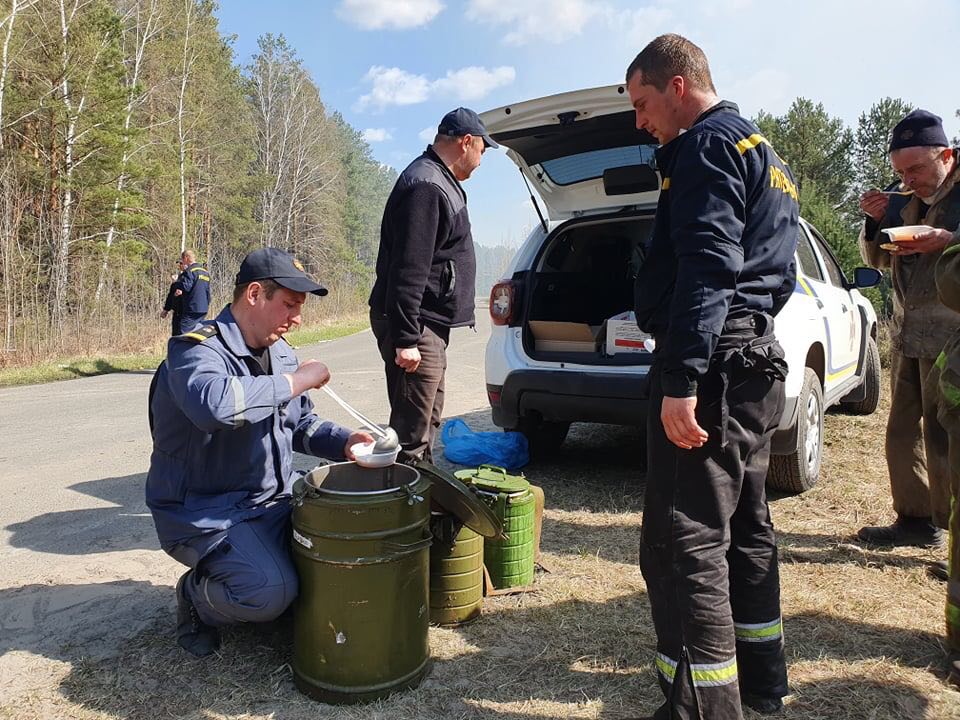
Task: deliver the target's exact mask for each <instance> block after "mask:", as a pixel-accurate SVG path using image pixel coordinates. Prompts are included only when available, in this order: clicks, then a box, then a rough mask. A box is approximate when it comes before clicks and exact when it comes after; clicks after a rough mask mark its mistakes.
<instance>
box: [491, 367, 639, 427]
mask: <svg viewBox="0 0 960 720" xmlns="http://www.w3.org/2000/svg"><path fill="white" fill-rule="evenodd" d="M487 396H488V398H489V399H490V406H491V408H492V410H493V422H494V424H496V425H497V426H499V427H502V428H516V427H517V425H518V423H519V420H520V418H521V417H524V416H526V417H533V416H535V417H538V418H540V419H543V420H547V421H550V422H597V423H610V424H614V425H639V426H642V425H644V424H645V423H646V417H647V397H648V392H647V374H646V373H643V374H639V373H630V374H622V375H613V374H609V373H591V372H570V371H563V370H547V371H544V370H535V371H531V370H518V371H514V372H512V373H510V374H509V375H507V378H506V380H505V381H504V383H503V385H502V386H496V385H487Z"/></svg>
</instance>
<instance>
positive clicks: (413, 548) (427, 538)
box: [382, 530, 433, 553]
mask: <svg viewBox="0 0 960 720" xmlns="http://www.w3.org/2000/svg"><path fill="white" fill-rule="evenodd" d="M431 544H433V535H432V534H431V533H430V531H429V530H424V537H422V538H420V539H419V540H417V541H416V542H412V543H398V542H392V541H390V540H387V541H385V542H383V543H382V545H383V547H385V548H387V549H389V550H396V551H397V552H402V553H413V552H417V551H418V550H423V549H424V548H428V547H430V545H431Z"/></svg>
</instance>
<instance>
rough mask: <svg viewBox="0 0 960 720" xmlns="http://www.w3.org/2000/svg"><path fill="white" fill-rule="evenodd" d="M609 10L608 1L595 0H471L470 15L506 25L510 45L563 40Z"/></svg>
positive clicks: (505, 38)
mask: <svg viewBox="0 0 960 720" xmlns="http://www.w3.org/2000/svg"><path fill="white" fill-rule="evenodd" d="M608 11H609V6H608V5H607V4H606V3H602V2H595V1H591V0H511V1H510V2H504V0H470V4H469V5H468V6H467V18H469V19H470V20H474V21H476V22H480V23H484V24H487V25H494V26H497V27H502V28H505V29H506V30H507V32H506V34H505V35H504V36H503V41H504V42H505V43H507V44H508V45H525V44H527V43H529V42H533V41H538V40H542V41H545V42H549V43H560V42H563V41H564V40H567V39H569V38H571V37H573V36H575V35H579V34H580V32H581V31H582V30H583V28H584V26H585V25H587V24H588V23H589V22H590V21H591V20H593V19H594V18H595V17H597V16H599V15H601V14H603V13H605V12H608Z"/></svg>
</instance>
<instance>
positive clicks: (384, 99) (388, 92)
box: [354, 65, 517, 111]
mask: <svg viewBox="0 0 960 720" xmlns="http://www.w3.org/2000/svg"><path fill="white" fill-rule="evenodd" d="M516 75H517V73H516V70H514V69H513V68H512V67H509V66H503V67H498V68H493V69H490V70H488V69H487V68H484V67H465V68H461V69H459V70H448V71H447V74H446V76H445V77H442V78H438V79H436V80H430V79H428V78H427V77H426V76H425V75H414V74H413V73H408V72H407V71H406V70H401V69H400V68H396V67H393V68H388V67H383V66H381V65H374V66H373V67H372V68H370V70H369V71H367V74H366V75H365V76H364V80H365V81H366V82H368V83H370V84H371V85H372V88H371V90H370V92H369V93H367V94H366V95H363V96H361V98H360V99H359V100H358V101H357V103H356V104H355V106H354V108H355V109H356V110H357V111H363V110H368V109H374V110H383V109H385V108H387V107H390V106H391V105H415V104H417V103H421V102H425V101H426V100H428V99H430V98H431V97H437V98H445V97H452V98H454V99H456V100H463V101H473V100H479V99H481V98H483V97H485V96H486V95H488V94H489V93H490V92H491V91H492V90H495V89H496V88H498V87H502V86H504V85H509V84H510V83H512V82H513V81H514V79H515V78H516Z"/></svg>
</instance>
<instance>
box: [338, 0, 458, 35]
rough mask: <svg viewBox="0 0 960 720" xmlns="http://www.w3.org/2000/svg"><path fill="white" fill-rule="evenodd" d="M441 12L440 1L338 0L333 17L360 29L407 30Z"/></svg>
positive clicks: (441, 5)
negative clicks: (338, 3)
mask: <svg viewBox="0 0 960 720" xmlns="http://www.w3.org/2000/svg"><path fill="white" fill-rule="evenodd" d="M441 10H443V3H442V2H440V0H342V2H341V3H340V5H339V6H338V7H337V15H339V16H340V17H341V18H342V19H343V20H346V21H347V22H349V23H351V24H353V25H356V26H357V27H359V28H360V29H362V30H382V29H384V28H389V29H392V30H407V29H409V28H415V27H420V26H421V25H426V24H427V23H429V22H430V21H431V20H433V19H434V18H435V17H436V16H437V15H438V14H439V13H440V11H441Z"/></svg>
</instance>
